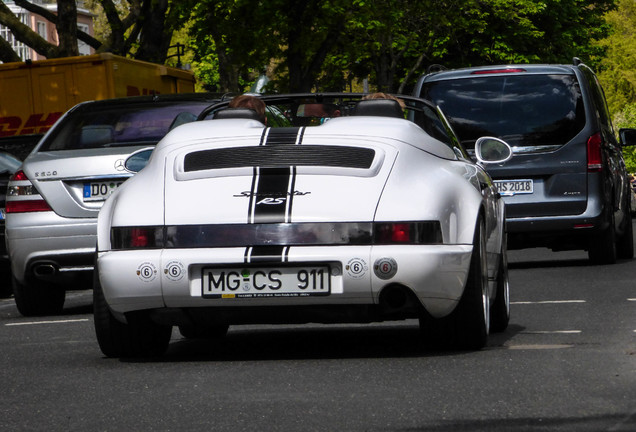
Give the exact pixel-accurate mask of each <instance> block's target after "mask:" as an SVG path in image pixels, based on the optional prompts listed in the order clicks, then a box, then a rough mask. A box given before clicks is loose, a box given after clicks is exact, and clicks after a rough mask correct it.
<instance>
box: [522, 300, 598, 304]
mask: <svg viewBox="0 0 636 432" xmlns="http://www.w3.org/2000/svg"><path fill="white" fill-rule="evenodd" d="M561 303H587V301H586V300H543V301H534V302H532V301H519V302H510V304H561Z"/></svg>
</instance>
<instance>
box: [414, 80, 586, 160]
mask: <svg viewBox="0 0 636 432" xmlns="http://www.w3.org/2000/svg"><path fill="white" fill-rule="evenodd" d="M421 97H423V98H425V99H428V100H431V101H433V102H434V103H435V104H437V105H438V106H439V107H440V108H441V110H442V111H443V112H444V114H445V115H446V116H447V118H448V121H449V122H450V123H451V125H452V127H453V129H454V130H455V132H456V133H457V135H458V136H459V138H460V139H461V140H462V143H463V144H464V147H466V148H467V149H472V148H474V145H475V140H477V138H479V137H482V136H496V137H499V138H502V139H504V140H505V141H506V142H508V143H509V144H511V145H513V146H538V145H563V144H565V143H567V142H568V141H570V140H571V139H572V138H574V136H575V135H576V134H577V133H579V132H580V131H581V129H583V126H584V125H585V112H584V108H583V101H582V97H581V89H580V88H579V85H578V82H577V80H576V77H575V76H574V75H509V76H478V77H471V78H466V79H454V80H443V81H433V82H428V83H425V84H424V87H423V88H422V94H421Z"/></svg>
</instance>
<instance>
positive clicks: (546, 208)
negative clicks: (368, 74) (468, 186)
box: [415, 59, 634, 264]
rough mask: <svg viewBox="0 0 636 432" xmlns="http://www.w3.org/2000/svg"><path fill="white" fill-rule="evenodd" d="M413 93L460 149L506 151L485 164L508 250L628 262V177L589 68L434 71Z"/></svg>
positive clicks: (578, 65) (630, 248)
mask: <svg viewBox="0 0 636 432" xmlns="http://www.w3.org/2000/svg"><path fill="white" fill-rule="evenodd" d="M415 94H416V95H418V96H421V97H423V98H426V99H428V100H430V101H432V102H433V103H435V104H436V105H438V106H439V107H440V108H441V109H442V111H443V112H444V114H445V115H446V117H447V118H448V121H449V122H450V123H451V125H452V127H453V129H454V130H455V132H456V133H457V135H458V136H459V138H460V139H461V141H462V143H463V144H464V145H465V146H466V147H467V148H468V149H470V148H471V147H472V146H473V143H474V142H475V140H476V139H477V138H478V137H480V136H483V135H491V136H495V137H499V138H501V139H504V140H506V141H507V142H508V143H509V144H510V145H512V146H513V150H514V157H513V158H512V159H511V160H509V161H507V162H505V163H501V164H492V165H489V166H488V172H489V173H490V175H491V176H492V178H493V179H494V180H495V184H496V185H497V187H498V189H499V193H500V194H502V195H503V196H504V201H505V202H506V215H507V221H508V239H509V247H510V248H511V249H514V248H525V247H548V248H551V249H552V250H555V251H559V250H571V249H582V250H587V251H588V255H589V258H590V260H591V261H592V262H594V263H604V264H611V263H614V262H615V261H616V259H617V258H632V257H633V256H634V246H633V234H632V223H631V217H630V200H631V190H630V183H629V178H628V174H627V172H626V169H625V162H624V160H623V156H622V149H621V146H620V145H619V142H618V141H617V139H616V137H615V134H614V129H613V127H612V123H611V121H610V114H609V111H608V108H607V104H606V102H605V97H604V94H603V90H602V88H601V85H600V84H599V82H598V79H597V77H596V75H595V74H594V73H593V71H592V70H591V69H590V68H589V67H587V66H585V65H584V64H582V63H580V61H578V59H575V61H574V62H573V64H571V65H505V66H488V67H473V68H466V69H457V70H443V71H439V72H434V73H430V74H427V75H425V76H423V77H421V78H420V80H419V82H418V84H417V86H416V89H415Z"/></svg>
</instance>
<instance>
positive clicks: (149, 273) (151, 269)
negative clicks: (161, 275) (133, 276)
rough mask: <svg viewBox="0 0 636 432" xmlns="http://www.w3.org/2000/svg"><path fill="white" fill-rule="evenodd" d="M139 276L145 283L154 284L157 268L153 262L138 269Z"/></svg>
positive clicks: (146, 263)
mask: <svg viewBox="0 0 636 432" xmlns="http://www.w3.org/2000/svg"><path fill="white" fill-rule="evenodd" d="M137 276H139V279H141V280H142V281H144V282H152V281H153V280H155V278H156V277H157V267H155V265H154V264H153V263H151V262H145V263H141V264H140V265H139V267H137Z"/></svg>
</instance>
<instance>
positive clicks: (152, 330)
mask: <svg viewBox="0 0 636 432" xmlns="http://www.w3.org/2000/svg"><path fill="white" fill-rule="evenodd" d="M360 96H361V95H351V94H320V95H315V94H303V95H278V96H264V97H263V98H262V99H263V100H264V101H265V102H266V103H267V104H268V106H269V107H270V111H274V112H278V113H284V118H286V119H287V124H282V125H281V126H284V127H266V126H264V125H263V124H262V123H260V122H259V121H256V120H252V119H251V118H256V117H254V116H253V115H251V113H250V110H241V109H234V110H221V108H223V107H224V105H223V104H220V105H217V106H214V107H211V108H209V109H208V110H206V111H204V112H203V113H202V114H201V116H200V117H201V118H213V120H209V121H199V122H194V123H190V124H187V125H184V126H181V127H178V128H176V129H175V130H173V131H172V132H170V133H169V134H168V135H167V136H166V137H165V138H164V139H163V140H162V141H161V142H160V143H159V144H158V145H157V148H156V149H155V151H154V153H153V154H152V156H151V157H150V161H149V162H148V165H147V166H146V167H145V168H144V169H143V171H141V172H140V173H139V174H137V175H136V176H135V177H133V178H132V179H131V180H129V181H127V182H126V183H125V184H124V185H122V187H120V188H119V189H118V190H117V191H116V192H115V193H114V194H113V195H112V196H111V197H110V198H109V199H108V200H107V201H106V203H105V204H104V207H103V208H102V209H101V211H100V214H99V220H98V236H97V237H98V252H97V270H96V272H95V281H94V290H93V293H94V314H95V316H94V318H95V320H94V322H95V330H96V335H97V340H98V342H99V345H100V347H101V350H102V352H103V353H104V354H105V355H107V356H112V357H129V356H149V355H160V354H162V353H163V352H165V350H166V349H167V347H168V345H169V341H170V338H171V333H172V327H173V326H178V327H179V330H180V332H181V334H182V335H183V336H185V337H221V336H223V335H224V334H225V333H226V332H227V330H228V326H230V325H234V324H246V323H252V324H256V323H305V322H324V323H332V322H372V321H383V320H395V319H406V318H416V319H417V318H419V320H420V324H421V328H422V331H423V334H424V335H425V339H426V340H427V341H434V342H436V343H442V344H448V345H449V346H452V347H457V348H461V349H479V348H481V347H483V346H484V345H485V344H486V342H487V337H488V333H489V331H491V330H492V331H503V330H504V329H505V328H506V326H507V325H508V320H509V313H510V310H509V286H508V273H507V264H506V263H507V261H506V242H505V230H504V220H505V219H504V206H503V202H502V201H501V199H500V198H499V195H498V194H497V190H496V188H495V186H494V184H493V182H492V181H491V179H490V177H489V176H488V174H487V173H486V171H485V170H484V169H483V168H482V167H481V164H487V163H499V162H502V161H505V160H507V159H508V158H509V157H510V155H511V149H510V147H509V146H508V145H507V144H506V143H504V142H503V141H501V140H498V139H496V138H488V137H485V138H482V139H480V140H477V142H476V144H475V148H476V150H477V158H478V160H479V163H474V162H473V161H472V160H471V159H470V158H469V156H468V155H467V153H466V152H465V150H464V149H463V147H462V146H461V144H460V143H459V141H458V140H457V139H456V137H455V136H454V135H453V133H452V131H451V130H450V128H449V127H448V124H447V123H446V122H445V121H444V119H443V117H442V116H440V115H439V113H438V112H437V110H436V109H435V107H434V106H433V105H432V104H430V103H428V102H427V101H424V100H421V99H418V98H413V97H405V98H404V102H405V104H406V107H407V113H406V114H404V113H403V112H402V108H401V107H400V105H399V103H398V102H397V101H394V100H390V99H377V100H362V101H359V98H360ZM319 105H323V107H324V108H327V109H319V108H321V107H320V106H319ZM272 106H274V107H276V109H274V110H271V107H272ZM335 107H337V109H332V108H335ZM309 113H312V114H309ZM318 113H322V114H318ZM252 114H253V113H252ZM336 115H337V116H339V117H337V118H333V116H336ZM405 116H406V117H407V118H408V119H409V120H407V119H405ZM279 120H282V117H279ZM268 124H270V122H269V121H268ZM299 124H302V125H308V124H314V125H317V126H298V125H299Z"/></svg>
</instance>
